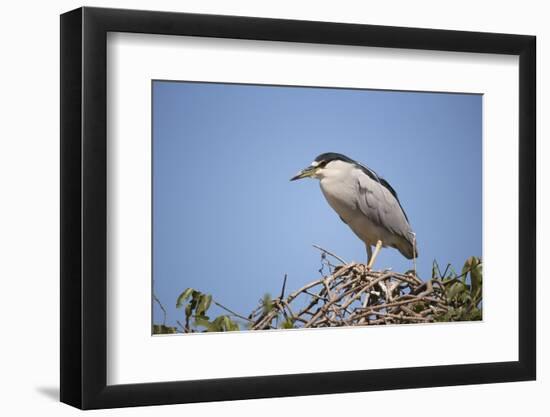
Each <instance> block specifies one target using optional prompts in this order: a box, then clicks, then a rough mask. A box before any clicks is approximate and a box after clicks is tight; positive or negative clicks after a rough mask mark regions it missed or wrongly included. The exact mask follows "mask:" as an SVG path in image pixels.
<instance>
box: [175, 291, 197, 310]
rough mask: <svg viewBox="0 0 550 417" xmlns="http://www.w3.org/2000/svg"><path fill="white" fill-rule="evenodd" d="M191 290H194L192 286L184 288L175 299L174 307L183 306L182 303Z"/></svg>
mask: <svg viewBox="0 0 550 417" xmlns="http://www.w3.org/2000/svg"><path fill="white" fill-rule="evenodd" d="M193 291H195V290H194V289H193V288H186V289H185V291H184V292H182V293H181V294H180V295H179V297H178V299H177V301H176V308H180V307H181V306H183V303H184V302H185V301H187V299H188V298H189V296H190V295H191V294H192V293H193Z"/></svg>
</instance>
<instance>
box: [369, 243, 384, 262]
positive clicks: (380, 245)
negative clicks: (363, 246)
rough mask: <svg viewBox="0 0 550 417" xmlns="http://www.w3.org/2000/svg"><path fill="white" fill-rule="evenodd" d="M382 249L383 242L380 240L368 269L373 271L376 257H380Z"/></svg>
mask: <svg viewBox="0 0 550 417" xmlns="http://www.w3.org/2000/svg"><path fill="white" fill-rule="evenodd" d="M381 248H382V241H381V240H379V241H378V242H376V247H375V248H374V253H373V254H372V256H371V258H370V259H369V263H368V265H367V269H372V266H373V265H374V261H375V260H376V257H377V256H378V252H380V249H381Z"/></svg>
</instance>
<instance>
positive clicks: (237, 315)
mask: <svg viewBox="0 0 550 417" xmlns="http://www.w3.org/2000/svg"><path fill="white" fill-rule="evenodd" d="M212 302H213V303H214V304H216V305H217V306H218V307H220V308H223V309H224V310H225V311H227V312H228V313H231V314H232V315H234V316H235V317H238V318H240V319H241V320H245V321H248V322H249V323H254V320H252V319H249V318H247V317H245V316H241V315H240V314H239V313H235V312H234V311H233V310H230V309H229V308H227V307H226V306H224V305H222V304H220V303H218V302H217V301H216V300H212Z"/></svg>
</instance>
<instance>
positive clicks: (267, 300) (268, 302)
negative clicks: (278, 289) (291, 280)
mask: <svg viewBox="0 0 550 417" xmlns="http://www.w3.org/2000/svg"><path fill="white" fill-rule="evenodd" d="M262 307H263V312H264V314H268V313H269V312H270V311H271V310H273V300H272V298H271V295H270V294H269V293H266V294H264V297H263V299H262Z"/></svg>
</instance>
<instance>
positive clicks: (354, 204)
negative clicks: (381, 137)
mask: <svg viewBox="0 0 550 417" xmlns="http://www.w3.org/2000/svg"><path fill="white" fill-rule="evenodd" d="M308 177H309V178H316V179H318V180H319V183H320V185H321V191H322V192H323V194H324V196H325V198H326V199H327V201H328V203H329V204H330V206H331V207H332V208H333V209H334V211H336V213H338V215H339V216H340V218H341V219H342V221H343V222H344V223H346V224H347V225H348V226H349V227H350V228H351V230H353V232H354V233H355V234H356V235H357V237H359V239H361V240H362V241H363V242H365V245H366V247H367V256H368V267H369V268H370V267H372V264H373V263H374V260H375V258H376V255H377V254H378V251H379V250H380V248H381V247H387V246H389V247H392V248H395V249H397V250H398V251H399V252H401V254H402V255H403V256H405V257H406V258H408V259H412V258H413V257H414V258H416V257H418V250H417V249H416V240H415V234H414V233H413V231H412V229H411V226H410V224H409V220H408V218H407V215H406V214H405V210H403V207H402V206H401V203H400V202H399V199H398V198H397V193H396V192H395V190H394V189H393V188H392V187H391V185H390V184H389V183H388V182H387V181H386V180H384V179H383V178H381V177H379V176H378V175H377V174H376V172H374V171H373V170H372V169H369V168H367V167H366V166H364V165H362V164H360V163H359V162H356V161H354V160H353V159H351V158H348V157H347V156H345V155H341V154H338V153H332V152H331V153H324V154H321V155H319V156H318V157H317V158H315V161H313V162H312V163H311V165H310V166H308V167H307V168H304V169H303V170H301V171H300V172H299V173H298V174H297V175H296V176H294V177H293V178H291V179H290V180H291V181H294V180H298V179H301V178H308ZM372 246H375V251H374V254H373V251H372Z"/></svg>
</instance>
